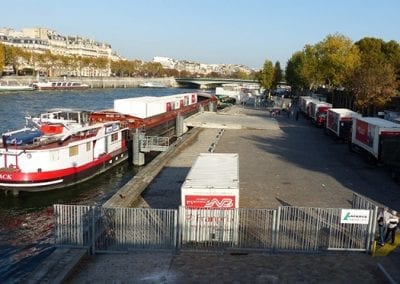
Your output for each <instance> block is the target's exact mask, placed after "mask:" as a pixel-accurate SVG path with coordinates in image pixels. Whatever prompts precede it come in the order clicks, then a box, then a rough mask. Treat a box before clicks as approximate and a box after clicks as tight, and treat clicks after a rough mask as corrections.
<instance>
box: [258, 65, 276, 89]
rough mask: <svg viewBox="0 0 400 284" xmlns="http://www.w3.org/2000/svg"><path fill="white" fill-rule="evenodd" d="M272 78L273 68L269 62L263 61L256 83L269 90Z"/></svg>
mask: <svg viewBox="0 0 400 284" xmlns="http://www.w3.org/2000/svg"><path fill="white" fill-rule="evenodd" d="M273 77H274V66H273V65H272V62H271V61H269V60H265V62H264V66H263V69H262V70H261V72H260V73H259V75H258V81H259V82H260V85H261V86H262V87H263V88H265V89H270V88H271V86H272V80H273Z"/></svg>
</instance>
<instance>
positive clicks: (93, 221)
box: [90, 206, 96, 255]
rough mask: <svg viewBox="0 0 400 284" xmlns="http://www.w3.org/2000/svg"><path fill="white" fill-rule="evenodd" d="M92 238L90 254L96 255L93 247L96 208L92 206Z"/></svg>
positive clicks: (94, 241)
mask: <svg viewBox="0 0 400 284" xmlns="http://www.w3.org/2000/svg"><path fill="white" fill-rule="evenodd" d="M91 211H92V237H91V239H92V241H91V246H90V254H93V255H94V254H95V253H96V248H95V245H96V240H95V238H96V237H95V233H96V230H95V227H94V226H95V214H96V213H95V211H96V206H92V210H91Z"/></svg>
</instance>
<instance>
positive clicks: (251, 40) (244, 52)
mask: <svg viewBox="0 0 400 284" xmlns="http://www.w3.org/2000/svg"><path fill="white" fill-rule="evenodd" d="M0 9H1V11H2V13H1V18H0V27H9V28H13V29H14V30H21V29H22V28H29V27H43V28H49V29H53V30H55V31H57V32H59V33H60V34H63V35H80V36H83V37H86V38H91V39H94V40H96V41H100V42H107V43H109V44H111V46H112V48H113V51H115V52H117V53H118V54H120V55H121V56H123V57H125V58H127V59H129V60H133V59H140V60H144V61H151V60H152V59H153V57H154V56H165V57H170V58H174V59H177V60H190V61H196V62H201V63H208V64H243V65H247V66H248V67H251V68H261V67H262V66H263V63H264V61H265V60H267V59H268V60H270V61H272V62H273V63H275V62H276V61H279V62H280V64H281V66H282V68H283V67H284V66H285V65H286V63H287V61H288V60H289V59H290V57H291V56H292V54H293V53H294V52H296V51H299V50H302V49H303V47H304V46H305V45H306V44H315V43H317V42H319V41H321V40H323V39H324V38H325V37H326V36H327V35H329V34H335V33H340V34H343V35H344V36H346V37H348V38H350V39H351V40H352V41H353V42H355V41H357V40H360V39H361V38H363V37H376V38H381V39H383V40H385V41H389V40H395V41H397V42H399V41H400V29H399V27H400V18H399V17H398V12H399V11H400V1H399V0H380V1H378V0H336V1H324V0H291V1H290V0H282V1H279V0H274V1H273V0H236V1H235V0H230V1H229V0H216V1H215V0H214V1H211V0H202V1H190V0H148V1H135V0H115V1H105V0H80V1H77V0H69V1H55V0H53V1H50V0H13V1H6V0H0Z"/></svg>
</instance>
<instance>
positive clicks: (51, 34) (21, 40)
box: [0, 28, 122, 76]
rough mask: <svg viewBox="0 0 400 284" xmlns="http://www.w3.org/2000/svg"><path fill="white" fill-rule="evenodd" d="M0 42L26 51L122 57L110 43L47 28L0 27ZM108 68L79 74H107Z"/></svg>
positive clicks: (114, 59)
mask: <svg viewBox="0 0 400 284" xmlns="http://www.w3.org/2000/svg"><path fill="white" fill-rule="evenodd" d="M0 42H1V43H3V44H5V45H10V46H15V47H19V48H22V49H24V50H27V51H31V52H36V53H45V52H46V51H49V52H51V53H52V54H56V55H64V56H82V57H91V58H107V59H109V60H112V61H116V60H121V59H122V58H121V57H120V56H119V55H118V54H116V53H115V52H113V51H112V48H111V45H110V44H107V43H102V42H98V41H95V40H92V39H88V38H84V37H81V36H69V35H68V36H66V35H61V34H59V33H57V32H56V31H54V30H51V29H47V28H24V29H22V30H21V31H15V30H13V29H11V28H0ZM107 69H108V70H93V68H92V69H91V70H89V69H88V70H85V69H83V70H81V71H80V72H81V73H82V74H73V75H80V76H109V75H110V73H111V71H110V68H107ZM59 72H61V73H63V72H64V73H71V74H72V73H76V72H75V71H73V70H61V71H59Z"/></svg>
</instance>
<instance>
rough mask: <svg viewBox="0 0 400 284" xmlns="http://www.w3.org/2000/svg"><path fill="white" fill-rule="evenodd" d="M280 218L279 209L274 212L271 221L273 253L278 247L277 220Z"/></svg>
mask: <svg viewBox="0 0 400 284" xmlns="http://www.w3.org/2000/svg"><path fill="white" fill-rule="evenodd" d="M280 216H281V207H280V206H279V207H278V210H274V213H273V220H272V252H273V253H275V251H276V249H277V246H278V234H279V220H280Z"/></svg>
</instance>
